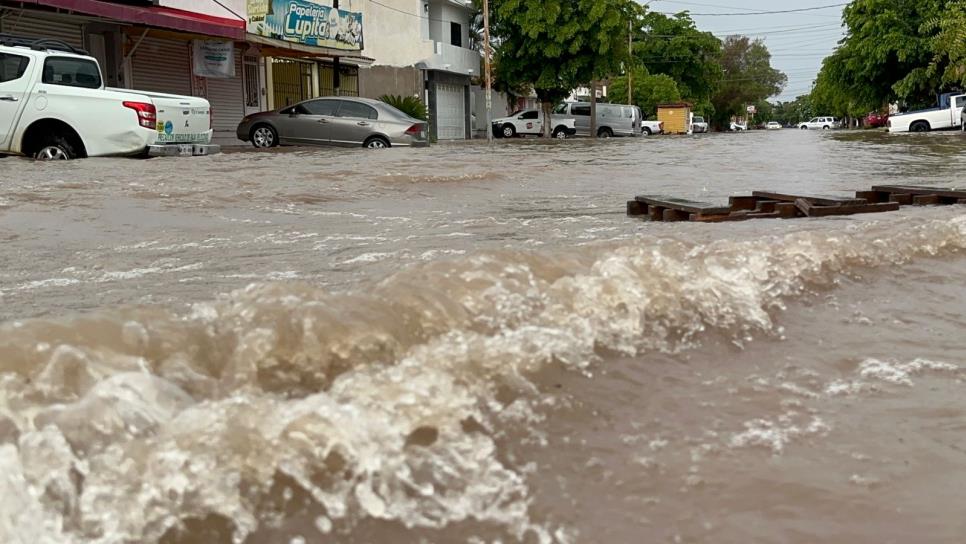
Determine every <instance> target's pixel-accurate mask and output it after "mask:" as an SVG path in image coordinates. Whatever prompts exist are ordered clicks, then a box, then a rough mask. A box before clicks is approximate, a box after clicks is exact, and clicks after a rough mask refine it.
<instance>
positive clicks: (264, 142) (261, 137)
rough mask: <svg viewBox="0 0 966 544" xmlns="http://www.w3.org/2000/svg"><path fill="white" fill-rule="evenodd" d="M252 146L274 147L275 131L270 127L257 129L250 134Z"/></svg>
mask: <svg viewBox="0 0 966 544" xmlns="http://www.w3.org/2000/svg"><path fill="white" fill-rule="evenodd" d="M252 145H254V146H255V147H262V148H264V147H272V146H274V145H275V131H274V130H272V129H271V128H270V127H264V126H263V127H258V128H256V129H255V131H254V132H252Z"/></svg>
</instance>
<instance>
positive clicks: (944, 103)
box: [889, 93, 966, 132]
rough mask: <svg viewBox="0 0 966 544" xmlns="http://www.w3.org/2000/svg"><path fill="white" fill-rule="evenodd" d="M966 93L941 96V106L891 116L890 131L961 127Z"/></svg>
mask: <svg viewBox="0 0 966 544" xmlns="http://www.w3.org/2000/svg"><path fill="white" fill-rule="evenodd" d="M964 107H966V94H955V93H947V94H944V95H941V96H940V97H939V107H938V108H932V109H928V110H919V111H910V112H907V113H900V114H895V115H890V116H889V132H929V131H931V130H944V129H950V128H959V127H960V125H961V123H962V121H961V116H962V114H963V108H964Z"/></svg>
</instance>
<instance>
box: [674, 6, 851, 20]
mask: <svg viewBox="0 0 966 544" xmlns="http://www.w3.org/2000/svg"><path fill="white" fill-rule="evenodd" d="M847 5H849V4H848V3H845V4H829V5H827V6H817V7H812V8H798V9H783V10H775V11H751V12H747V13H733V12H732V13H689V15H691V16H694V17H735V16H741V17H745V16H749V15H778V14H781V13H803V12H806V11H818V10H821V9H831V8H841V7H845V6H847ZM655 13H660V14H662V15H677V14H676V13H667V12H662V11H658V12H655Z"/></svg>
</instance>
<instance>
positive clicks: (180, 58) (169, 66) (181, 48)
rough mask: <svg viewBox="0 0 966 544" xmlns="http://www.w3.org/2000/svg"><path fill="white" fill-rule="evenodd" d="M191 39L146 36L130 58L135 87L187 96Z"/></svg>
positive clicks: (189, 92)
mask: <svg viewBox="0 0 966 544" xmlns="http://www.w3.org/2000/svg"><path fill="white" fill-rule="evenodd" d="M188 51H189V50H188V42H179V41H174V40H163V39H160V38H144V40H143V41H141V44H140V45H139V46H138V48H137V49H136V50H135V51H134V58H133V59H132V60H131V67H132V69H131V71H132V72H133V74H132V75H133V78H132V79H133V80H134V81H133V82H132V83H133V85H132V87H133V88H134V89H138V90H141V91H154V92H158V93H170V94H180V95H188V96H190V95H191V94H192V93H191V55H190V53H189V52H188Z"/></svg>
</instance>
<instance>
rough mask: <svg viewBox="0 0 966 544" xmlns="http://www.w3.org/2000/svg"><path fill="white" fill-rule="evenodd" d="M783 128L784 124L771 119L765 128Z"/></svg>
mask: <svg viewBox="0 0 966 544" xmlns="http://www.w3.org/2000/svg"><path fill="white" fill-rule="evenodd" d="M781 129H782V125H781V123H779V122H778V121H769V122H768V124H767V125H765V130H781Z"/></svg>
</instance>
